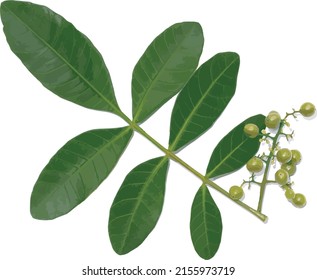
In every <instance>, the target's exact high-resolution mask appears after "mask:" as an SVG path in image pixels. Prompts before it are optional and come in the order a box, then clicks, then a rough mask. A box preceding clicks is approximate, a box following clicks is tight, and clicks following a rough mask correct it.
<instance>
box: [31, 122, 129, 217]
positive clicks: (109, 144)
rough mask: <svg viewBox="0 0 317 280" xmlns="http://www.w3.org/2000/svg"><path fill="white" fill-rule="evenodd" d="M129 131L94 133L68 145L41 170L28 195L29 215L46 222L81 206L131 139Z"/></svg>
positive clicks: (75, 138) (97, 130) (78, 138)
mask: <svg viewBox="0 0 317 280" xmlns="http://www.w3.org/2000/svg"><path fill="white" fill-rule="evenodd" d="M132 134H133V132H132V130H131V129H130V128H129V127H122V128H113V129H95V130H90V131H87V132H84V133H82V134H80V135H78V136H76V137H74V138H73V139H71V140H70V141H68V142H67V143H66V144H65V145H64V146H63V147H62V148H61V149H59V150H58V151H57V153H56V154H55V155H54V156H53V157H52V158H51V160H50V161H49V163H48V164H47V165H46V166H45V167H44V169H43V170H42V172H41V174H40V175H39V178H38V179H37V181H36V183H35V186H34V188H33V191H32V194H31V205H30V210H31V215H32V216H33V218H35V219H40V220H50V219H55V218H57V217H59V216H62V215H65V214H67V213H68V212H70V211H71V210H72V209H74V208H75V207H76V206H77V205H79V204H80V203H81V202H83V201H84V200H85V199H86V198H87V197H88V196H89V195H90V194H91V193H92V192H93V191H95V190H96V189H97V187H98V186H99V185H100V184H101V183H102V181H103V180H104V179H106V177H107V176H108V175H109V174H110V173H111V171H112V169H113V168H114V167H115V165H116V163H117V162H118V160H119V159H120V157H121V155H122V153H123V152H124V150H125V148H126V146H127V145H128V143H129V141H130V139H131V137H132Z"/></svg>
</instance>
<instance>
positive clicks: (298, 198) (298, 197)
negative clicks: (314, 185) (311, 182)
mask: <svg viewBox="0 0 317 280" xmlns="http://www.w3.org/2000/svg"><path fill="white" fill-rule="evenodd" d="M292 202H293V204H294V205H295V206H296V207H299V208H302V207H304V206H305V205H306V197H305V196H304V195H303V194H301V193H297V194H295V196H294V198H293V199H292Z"/></svg>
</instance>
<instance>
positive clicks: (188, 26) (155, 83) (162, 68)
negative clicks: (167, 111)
mask: <svg viewBox="0 0 317 280" xmlns="http://www.w3.org/2000/svg"><path fill="white" fill-rule="evenodd" d="M203 43H204V38H203V31H202V28H201V26H200V24H199V23H196V22H182V23H176V24H174V25H172V26H171V27H169V28H167V29H166V30H165V31H164V32H163V33H161V34H160V35H159V36H158V37H156V38H155V39H154V40H153V42H152V43H151V44H150V45H149V47H148V48H147V49H146V50H145V52H144V54H143V55H142V57H141V58H140V60H139V61H138V63H137V64H136V66H135V68H134V70H133V77H132V99H133V118H134V121H135V122H138V123H139V122H143V121H144V120H145V119H147V118H148V117H149V116H150V115H152V114H153V113H154V112H155V111H156V110H157V109H159V108H160V107H161V106H162V105H163V104H164V103H165V102H167V101H168V100H169V99H170V98H171V97H173V96H174V95H175V94H177V93H178V92H179V91H180V90H181V88H183V86H184V85H185V83H186V82H187V81H188V79H189V78H190V76H191V75H192V74H193V72H194V71H195V69H196V68H197V66H198V62H199V58H200V55H201V52H202V48H203Z"/></svg>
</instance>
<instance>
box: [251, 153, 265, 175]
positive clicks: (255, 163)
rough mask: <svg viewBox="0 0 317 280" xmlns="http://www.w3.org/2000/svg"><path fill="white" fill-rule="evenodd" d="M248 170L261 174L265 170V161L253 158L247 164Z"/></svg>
mask: <svg viewBox="0 0 317 280" xmlns="http://www.w3.org/2000/svg"><path fill="white" fill-rule="evenodd" d="M247 169H248V170H249V171H250V172H252V173H258V172H261V171H262V169H263V161H262V160H261V159H259V158H257V157H253V158H251V159H249V161H248V162H247Z"/></svg>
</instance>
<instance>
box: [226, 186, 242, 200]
mask: <svg viewBox="0 0 317 280" xmlns="http://www.w3.org/2000/svg"><path fill="white" fill-rule="evenodd" d="M229 195H230V197H231V198H232V199H233V200H240V199H241V198H242V197H243V195H244V192H243V189H242V188H241V187H239V186H232V187H231V188H230V190H229Z"/></svg>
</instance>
